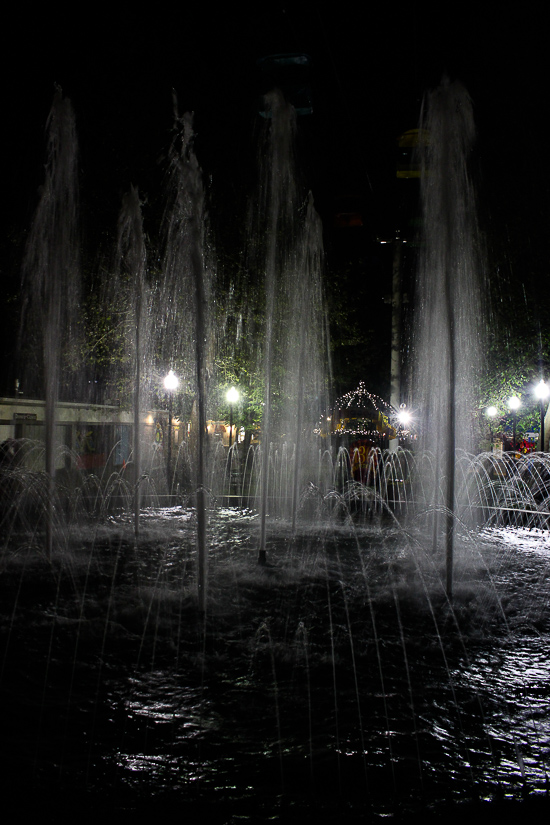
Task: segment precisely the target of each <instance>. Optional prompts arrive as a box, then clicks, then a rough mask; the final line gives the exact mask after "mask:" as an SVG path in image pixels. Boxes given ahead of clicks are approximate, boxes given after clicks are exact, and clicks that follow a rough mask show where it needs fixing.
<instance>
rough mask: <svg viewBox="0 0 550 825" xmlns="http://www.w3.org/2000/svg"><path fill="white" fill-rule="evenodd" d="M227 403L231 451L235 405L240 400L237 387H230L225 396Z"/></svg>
mask: <svg viewBox="0 0 550 825" xmlns="http://www.w3.org/2000/svg"><path fill="white" fill-rule="evenodd" d="M225 397H226V399H227V403H228V404H229V449H231V442H232V438H233V404H236V403H237V401H238V400H239V390H238V389H236V387H230V388H229V389H228V390H227V393H226V395H225ZM235 440H236V439H235Z"/></svg>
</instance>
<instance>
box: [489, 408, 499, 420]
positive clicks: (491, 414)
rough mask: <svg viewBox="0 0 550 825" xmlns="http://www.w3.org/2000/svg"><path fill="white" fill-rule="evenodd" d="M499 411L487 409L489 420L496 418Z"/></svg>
mask: <svg viewBox="0 0 550 825" xmlns="http://www.w3.org/2000/svg"><path fill="white" fill-rule="evenodd" d="M497 413H498V410H497V408H496V407H487V415H488V416H489V418H494V417H495V415H497Z"/></svg>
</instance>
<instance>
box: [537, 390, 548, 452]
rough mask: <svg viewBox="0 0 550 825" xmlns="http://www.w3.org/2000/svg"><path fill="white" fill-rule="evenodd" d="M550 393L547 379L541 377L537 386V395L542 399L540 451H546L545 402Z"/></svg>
mask: <svg viewBox="0 0 550 825" xmlns="http://www.w3.org/2000/svg"><path fill="white" fill-rule="evenodd" d="M549 394H550V388H549V387H548V384H547V383H546V381H544V380H543V379H541V380H540V381H539V383H538V384H537V386H536V387H535V395H536V396H537V398H538V399H539V401H540V451H541V453H543V452H544V402H545V401H546V399H547V398H548V395H549Z"/></svg>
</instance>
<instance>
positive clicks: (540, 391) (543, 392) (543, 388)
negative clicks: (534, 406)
mask: <svg viewBox="0 0 550 825" xmlns="http://www.w3.org/2000/svg"><path fill="white" fill-rule="evenodd" d="M549 394H550V388H549V387H548V384H547V383H546V381H543V380H541V381H539V383H538V384H537V386H536V387H535V395H536V396H537V398H539V399H540V400H541V401H544V399H545V398H548V395H549Z"/></svg>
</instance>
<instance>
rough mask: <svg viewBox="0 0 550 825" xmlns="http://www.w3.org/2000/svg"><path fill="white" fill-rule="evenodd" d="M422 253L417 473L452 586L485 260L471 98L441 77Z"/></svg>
mask: <svg viewBox="0 0 550 825" xmlns="http://www.w3.org/2000/svg"><path fill="white" fill-rule="evenodd" d="M421 121H422V122H421V124H420V125H421V130H422V131H421V132H420V134H424V135H427V138H426V140H425V142H424V145H423V147H422V149H421V163H422V180H421V201H422V251H421V254H420V260H419V266H418V277H417V285H416V290H417V294H416V299H415V300H416V307H417V308H416V318H415V347H416V359H415V367H414V381H413V387H414V400H415V406H416V407H417V408H418V411H419V417H420V420H421V422H422V424H421V448H422V449H423V450H424V451H427V450H429V451H431V452H432V453H433V454H434V463H433V470H434V471H433V472H432V473H431V477H430V478H429V479H427V478H426V477H424V478H422V487H423V490H424V494H425V495H426V498H427V502H426V503H427V504H428V506H429V507H430V508H433V514H434V525H435V526H434V542H435V543H437V541H438V540H439V538H438V532H439V529H440V526H441V525H440V523H439V515H440V514H441V513H444V514H445V518H444V536H445V539H444V540H445V548H446V586H447V593H448V595H449V596H450V595H451V594H452V577H453V533H454V530H453V524H454V519H455V510H456V507H457V504H458V502H457V501H456V496H455V491H456V488H457V483H456V466H455V463H456V462H455V456H456V451H457V450H459V449H468V448H470V446H471V444H472V430H471V421H472V410H473V405H472V400H473V388H474V385H475V375H476V373H477V372H478V370H479V369H480V364H481V352H482V347H481V307H482V289H481V266H480V244H479V236H478V226H477V219H476V205H475V195H474V189H473V185H472V180H471V176H470V172H469V160H470V155H471V150H472V146H473V143H474V137H475V127H474V120H473V113H472V102H471V100H470V97H469V95H468V93H467V91H466V89H465V88H464V87H463V86H462V85H461V84H460V83H458V82H454V83H450V82H449V81H448V80H447V79H444V80H443V82H442V83H441V85H440V86H439V88H437V89H436V90H435V91H433V92H431V93H430V94H429V95H428V96H427V98H426V100H425V102H424V106H423V114H422V118H421Z"/></svg>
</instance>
